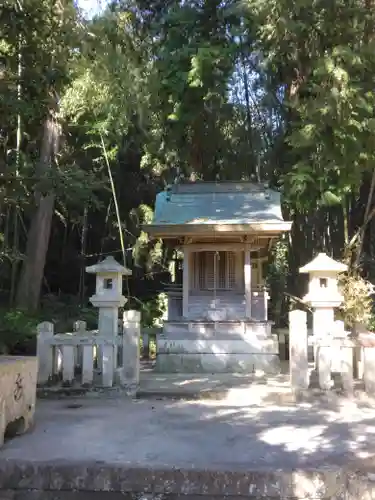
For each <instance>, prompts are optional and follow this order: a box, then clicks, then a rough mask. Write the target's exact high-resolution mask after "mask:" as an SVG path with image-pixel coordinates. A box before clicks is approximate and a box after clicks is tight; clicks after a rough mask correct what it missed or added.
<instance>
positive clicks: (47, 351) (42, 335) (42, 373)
mask: <svg viewBox="0 0 375 500" xmlns="http://www.w3.org/2000/svg"><path fill="white" fill-rule="evenodd" d="M53 331H54V326H53V323H50V322H48V321H44V322H43V323H39V325H38V326H37V348H36V350H37V357H38V365H39V368H38V384H46V383H48V382H49V381H50V380H51V378H52V376H53V374H54V350H53V346H52V345H51V344H50V342H49V341H50V340H51V339H52V337H53Z"/></svg>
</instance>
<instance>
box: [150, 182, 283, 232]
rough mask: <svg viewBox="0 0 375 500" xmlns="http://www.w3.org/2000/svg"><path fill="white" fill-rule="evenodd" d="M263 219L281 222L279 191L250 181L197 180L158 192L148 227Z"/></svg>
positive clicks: (228, 222) (260, 220)
mask: <svg viewBox="0 0 375 500" xmlns="http://www.w3.org/2000/svg"><path fill="white" fill-rule="evenodd" d="M267 222H269V223H278V222H284V220H283V217H282V214H281V202H280V193H278V192H276V191H273V190H270V189H265V188H264V187H263V186H258V185H256V184H253V183H250V182H238V183H229V182H222V183H220V182H218V183H213V182H212V183H211V182H201V183H191V184H176V185H173V186H171V187H170V188H168V189H167V190H166V191H163V192H161V193H159V194H158V195H157V197H156V203H155V214H154V219H153V222H152V224H151V227H152V226H159V225H160V226H161V225H162V226H168V225H170V226H173V225H181V224H194V225H203V224H205V225H206V224H207V225H216V224H218V225H219V224H254V223H267Z"/></svg>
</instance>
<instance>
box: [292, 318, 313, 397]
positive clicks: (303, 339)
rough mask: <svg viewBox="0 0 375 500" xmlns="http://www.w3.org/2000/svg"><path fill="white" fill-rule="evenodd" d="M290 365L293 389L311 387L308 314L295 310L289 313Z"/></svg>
mask: <svg viewBox="0 0 375 500" xmlns="http://www.w3.org/2000/svg"><path fill="white" fill-rule="evenodd" d="M289 365H290V384H291V387H292V389H293V390H295V391H299V390H305V389H307V388H308V387H309V371H308V368H309V366H308V359H307V314H306V312H305V311H301V310H295V311H290V313H289Z"/></svg>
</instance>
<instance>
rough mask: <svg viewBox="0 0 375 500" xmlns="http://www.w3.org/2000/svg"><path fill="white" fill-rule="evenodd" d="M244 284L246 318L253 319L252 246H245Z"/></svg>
mask: <svg viewBox="0 0 375 500" xmlns="http://www.w3.org/2000/svg"><path fill="white" fill-rule="evenodd" d="M244 282H245V304H246V314H245V315H246V318H249V319H250V318H251V258H250V245H249V244H248V243H246V244H245V259H244Z"/></svg>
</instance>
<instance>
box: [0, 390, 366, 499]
mask: <svg viewBox="0 0 375 500" xmlns="http://www.w3.org/2000/svg"><path fill="white" fill-rule="evenodd" d="M274 389H276V387H274ZM262 390H263V392H265V391H264V386H263V385H261V384H260V385H259V386H258V391H259V393H261V392H262ZM255 393H256V392H255V389H254V388H253V389H252V390H251V393H250V397H249V400H248V401H247V400H246V399H245V398H244V393H243V392H240V393H237V394H236V392H232V394H231V397H228V399H227V400H226V401H220V402H218V401H204V402H203V401H199V402H196V401H195V402H192V401H173V400H170V399H163V400H161V401H158V400H152V401H150V400H147V401H145V400H140V401H139V400H138V401H137V400H130V399H127V400H124V399H123V398H114V399H109V398H106V397H104V395H103V396H98V397H97V398H96V399H91V400H88V399H79V398H77V399H74V400H59V401H40V402H39V403H38V408H37V426H36V427H35V430H34V432H33V433H30V434H26V435H24V436H21V437H19V438H17V439H14V440H11V441H9V442H7V443H6V444H5V445H4V447H3V448H2V449H1V450H0V498H3V496H2V492H6V495H8V497H9V496H10V498H9V499H7V500H24V499H27V500H52V498H53V499H54V500H73V499H74V500H80V498H81V497H69V496H68V493H69V492H70V491H72V490H75V491H80V492H83V493H85V492H108V493H111V494H113V493H114V492H118V493H121V494H128V495H131V496H130V497H127V498H132V499H137V500H138V499H139V500H140V498H147V499H149V500H153V499H156V498H157V499H158V500H167V499H171V500H172V499H177V498H179V497H180V496H183V497H184V498H186V497H189V499H191V500H193V499H194V500H195V499H196V498H197V497H198V496H204V497H205V498H210V499H211V498H212V499H213V498H215V499H216V500H219V499H220V500H221V499H222V498H224V497H225V496H236V498H239V499H242V498H243V499H245V498H247V499H255V498H258V499H259V498H268V499H272V498H275V499H276V498H278V499H292V498H293V499H302V498H304V499H306V498H311V499H327V500H328V499H330V500H332V499H333V500H336V499H337V500H339V499H340V500H354V499H355V500H367V499H371V498H375V481H374V478H375V461H374V459H373V450H374V449H375V408H372V407H369V406H366V405H363V404H359V403H356V402H355V401H352V400H349V399H343V398H342V399H337V400H332V401H331V402H329V401H328V400H325V401H322V400H316V401H313V402H311V403H310V404H307V403H303V404H293V405H288V406H278V405H276V404H270V403H269V402H267V398H264V399H263V400H259V401H257V404H255V401H254V398H253V396H254V394H255ZM251 398H253V401H251ZM32 490H33V493H32V494H33V495H34V497H33V496H30V497H28V496H26V495H24V496H23V497H22V496H18V497H15V496H14V492H17V494H18V493H19V494H20V495H21V494H22V495H23V494H24V493H26V492H27V493H28V492H30V491H32ZM51 491H52V492H55V491H56V492H61V495H60V496H52V495H51ZM38 492H40V495H39V496H36V495H37V493H38ZM4 496H5V493H4ZM5 498H7V497H6V496H5ZM94 498H95V497H93V499H94ZM98 498H101V497H98ZM108 498H110V497H108ZM103 499H104V497H103ZM84 500H86V498H85V499H84Z"/></svg>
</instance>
